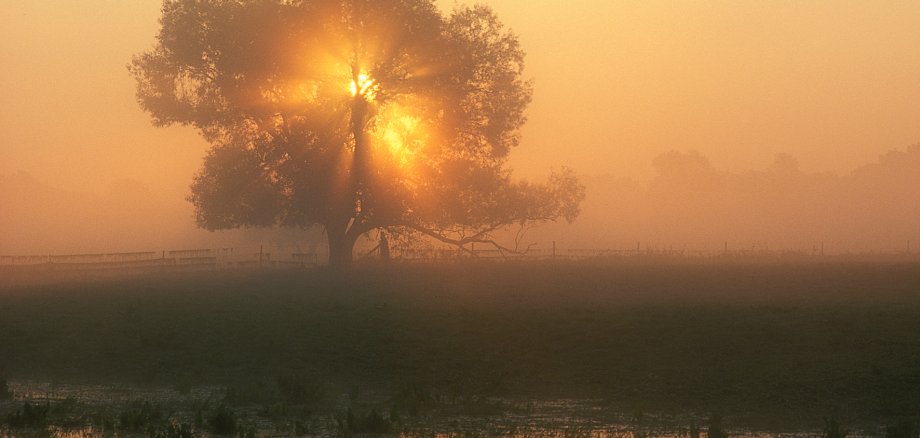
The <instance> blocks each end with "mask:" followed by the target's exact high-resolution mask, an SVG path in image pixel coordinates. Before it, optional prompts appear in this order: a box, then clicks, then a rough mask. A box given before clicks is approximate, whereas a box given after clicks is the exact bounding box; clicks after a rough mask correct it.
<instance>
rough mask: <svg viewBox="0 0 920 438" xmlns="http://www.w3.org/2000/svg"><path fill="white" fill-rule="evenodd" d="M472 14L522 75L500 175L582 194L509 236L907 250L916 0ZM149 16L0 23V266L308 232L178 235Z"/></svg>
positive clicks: (194, 160)
mask: <svg viewBox="0 0 920 438" xmlns="http://www.w3.org/2000/svg"><path fill="white" fill-rule="evenodd" d="M453 3H454V2H453V1H451V0H444V1H442V2H440V4H441V5H442V7H444V8H450V7H451V5H452V4H453ZM487 3H488V4H490V6H492V7H493V8H494V9H495V11H496V12H497V14H498V16H499V17H500V18H501V20H502V21H503V22H504V23H505V24H506V25H508V26H509V27H510V28H512V29H513V30H514V31H515V32H516V33H518V34H519V36H520V40H521V43H522V45H523V47H524V48H525V50H526V51H527V53H528V56H527V59H526V62H527V66H528V67H527V70H526V72H525V76H526V77H530V78H533V79H534V88H535V94H534V102H533V104H532V105H531V107H530V108H529V110H528V116H529V122H528V123H527V124H526V125H525V127H524V129H523V139H522V144H521V146H520V147H519V148H518V149H517V150H516V151H514V152H513V153H512V157H511V165H512V166H511V167H512V168H514V170H515V174H516V175H519V176H522V177H531V178H534V177H538V176H539V175H545V174H546V171H547V170H548V169H549V168H550V167H558V166H562V165H565V166H568V167H571V168H573V169H574V170H575V171H576V172H578V174H579V175H580V177H581V179H582V182H583V183H584V184H585V185H586V186H587V199H586V200H585V202H584V204H583V206H582V215H581V217H580V218H579V219H578V220H577V221H576V222H575V224H573V225H571V226H563V225H555V224H553V225H548V226H545V227H542V228H539V229H535V230H532V231H530V232H529V233H528V235H527V237H526V238H525V242H536V243H538V244H539V245H540V247H543V248H545V247H547V246H548V245H549V244H550V243H551V242H552V241H553V240H555V241H557V243H558V244H559V245H561V246H562V247H563V248H614V249H629V248H635V247H636V245H637V243H639V245H640V246H641V247H642V248H643V249H645V248H646V247H649V248H658V249H674V250H688V251H697V250H699V251H713V250H721V249H722V248H723V245H726V244H727V245H728V246H729V248H730V249H733V250H738V249H771V250H779V251H781V250H800V251H811V250H814V249H815V248H817V245H820V244H821V242H824V245H825V248H826V250H827V252H829V253H841V252H865V251H868V252H872V251H879V252H900V251H905V250H906V249H907V241H908V240H911V241H912V242H914V243H913V245H914V247H915V251H916V248H920V196H918V193H917V189H916V187H920V184H918V183H920V149H918V146H910V145H912V144H916V143H918V141H920V124H918V123H917V120H918V116H920V81H918V80H917V78H918V77H920V50H917V45H916V43H917V41H920V27H918V26H916V23H917V22H920V3H918V2H912V1H892V2H886V3H884V4H871V3H863V2H856V1H841V2H835V3H833V4H831V3H825V4H820V3H814V4H803V3H801V2H792V1H788V2H787V1H776V2H769V3H763V2H755V1H733V2H728V1H724V2H723V1H711V2H687V3H682V4H673V3H672V2H665V1H618V2H608V1H600V0H586V1H583V2H578V3H577V4H562V3H559V2H554V1H549V0H536V1H530V2H516V1H501V2H499V1H491V2H487ZM159 8H160V1H158V0H140V1H136V2H123V1H117V0H87V1H83V2H53V1H36V2H14V3H11V4H9V5H5V6H4V8H3V10H2V11H0V55H2V56H3V59H4V62H3V63H0V80H2V81H3V83H4V86H3V87H0V132H2V133H3V136H2V137H0V254H2V255H20V254H47V253H57V254H63V253H86V252H116V251H147V250H160V249H180V248H192V247H217V246H239V245H257V244H260V243H266V244H282V243H283V244H286V245H289V246H290V247H291V248H293V249H295V250H303V251H308V250H310V248H312V245H313V242H315V241H317V237H318V236H317V235H316V234H315V233H316V231H313V234H310V233H307V232H303V231H298V230H285V231H280V232H271V231H264V230H262V231H253V230H248V231H247V230H239V231H228V232H219V233H209V232H205V231H201V230H197V229H196V228H195V225H194V221H193V217H194V216H193V211H192V207H191V205H190V204H189V203H188V202H186V201H185V197H186V196H187V194H188V192H189V189H188V186H189V184H190V183H191V180H192V177H193V175H194V173H195V171H196V170H197V168H198V167H199V165H200V163H201V158H202V156H203V155H204V152H205V150H206V145H205V144H204V143H203V141H202V140H201V139H200V138H198V136H197V134H196V133H195V132H193V131H192V130H190V129H183V128H168V129H157V128H154V127H152V126H151V123H150V120H149V118H148V117H147V116H146V115H145V114H144V113H143V112H142V111H141V110H140V108H139V107H138V105H137V103H136V102H135V99H134V81H133V79H132V78H131V77H130V76H129V75H128V73H127V70H126V65H127V64H128V62H129V61H130V59H131V57H132V56H133V55H134V54H135V53H139V52H141V51H143V50H145V49H148V48H149V47H151V46H152V45H153V43H154V36H155V34H156V32H157V29H158V24H157V19H158V17H159Z"/></svg>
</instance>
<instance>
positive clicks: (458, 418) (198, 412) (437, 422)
mask: <svg viewBox="0 0 920 438" xmlns="http://www.w3.org/2000/svg"><path fill="white" fill-rule="evenodd" d="M9 387H10V390H11V391H12V392H13V394H14V399H13V400H7V401H0V424H3V426H0V438H31V437H52V438H96V437H106V436H151V437H153V436H156V437H164V438H168V437H175V438H181V437H184V436H187V435H180V434H179V433H178V430H179V425H191V424H196V426H194V428H192V429H190V430H192V431H193V434H194V435H196V436H212V435H213V434H211V433H209V432H208V427H207V425H206V424H204V423H202V421H203V420H202V418H201V416H202V409H203V407H206V406H216V405H217V404H220V403H221V402H222V401H223V400H224V396H225V389H224V388H222V387H217V386H200V387H193V388H190V389H188V390H186V391H178V390H176V389H172V388H149V387H138V386H132V385H62V384H54V383H48V382H32V381H11V382H9ZM371 398H373V397H371ZM385 399H386V397H378V400H377V401H378V402H379V401H382V400H385ZM138 400H142V401H144V402H138ZM26 401H28V402H29V403H31V404H33V405H39V406H49V407H52V408H53V410H52V412H55V413H56V416H55V418H54V421H48V424H50V425H46V424H42V425H41V426H40V427H32V428H10V427H9V426H8V425H9V421H7V420H8V419H9V418H11V417H10V416H11V415H14V414H16V413H17V412H21V409H22V407H23V404H24V403H25V402H26ZM139 403H145V404H149V405H150V406H162V407H165V408H164V409H163V411H162V415H163V418H162V420H163V422H164V423H165V424H167V425H172V426H173V429H168V427H169V426H166V428H167V429H166V430H161V429H156V430H154V429H152V428H149V427H148V428H147V429H141V430H138V431H137V432H135V433H127V434H126V433H124V432H123V431H122V430H116V428H115V424H116V422H117V421H124V420H123V417H124V415H125V414H124V413H125V412H128V411H130V410H131V409H132V407H135V408H136V407H137V406H139ZM351 406H352V401H351V400H350V396H349V395H346V394H342V395H340V396H337V397H333V400H331V401H330V403H329V405H328V406H326V407H325V410H320V409H318V410H317V411H316V412H312V411H311V412H309V413H308V414H307V415H308V416H309V420H308V422H307V423H304V424H293V423H291V422H289V421H287V420H285V419H284V418H282V417H280V416H278V415H276V414H277V412H275V411H272V409H276V407H270V408H265V407H245V406H244V407H236V408H234V412H235V415H236V416H237V424H238V429H239V430H240V432H239V435H240V436H241V437H242V436H265V437H281V436H334V435H339V434H340V432H341V427H342V426H341V424H342V421H343V413H344V412H346V411H348V409H349V408H350V407H351ZM283 408H284V407H283V406H281V407H280V408H278V409H283ZM471 408H472V409H471ZM356 410H358V409H357V408H356ZM471 410H472V411H474V412H470V411H471ZM120 415H121V417H119V416H120ZM638 417H639V418H638V419H637V415H636V414H632V415H624V414H619V413H615V412H611V409H610V408H609V407H607V406H605V405H604V403H603V402H602V401H601V400H551V401H545V400H543V401H536V400H527V401H510V400H503V399H480V400H478V401H477V402H476V403H475V404H473V405H470V404H465V405H463V406H452V405H447V406H446V407H441V408H438V409H434V410H431V411H428V412H425V413H421V414H419V415H417V416H411V417H400V420H399V421H398V422H397V423H394V426H393V429H392V430H391V433H389V434H388V435H393V436H400V437H406V438H415V437H437V438H455V437H456V438H460V437H469V436H497V437H509V438H516V437H590V438H621V437H622V438H637V437H651V436H654V437H675V438H676V437H691V436H692V432H691V429H690V427H691V424H694V423H696V424H697V425H699V424H700V423H701V421H700V417H699V416H696V417H691V416H686V417H665V416H655V415H651V414H639V415H638ZM694 418H696V420H694ZM702 429H703V430H702V431H699V436H703V437H705V436H706V432H705V427H703V428H702ZM819 432H820V431H802V432H789V433H776V432H771V433H765V432H756V431H743V430H730V436H733V437H762V436H771V437H790V438H791V437H813V436H816V435H819ZM883 434H884V432H883V431H881V430H877V431H863V432H861V433H850V434H849V435H848V436H849V437H860V436H878V435H883Z"/></svg>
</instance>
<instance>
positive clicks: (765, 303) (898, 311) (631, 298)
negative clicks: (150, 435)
mask: <svg viewBox="0 0 920 438" xmlns="http://www.w3.org/2000/svg"><path fill="white" fill-rule="evenodd" d="M3 379H6V380H7V381H8V382H9V385H8V387H9V388H12V390H10V391H11V392H13V394H12V395H13V396H14V397H16V398H17V400H7V401H6V402H2V401H0V422H3V421H4V420H3V419H4V418H6V426H4V427H8V428H9V427H12V426H10V424H9V423H10V422H11V420H10V419H14V420H15V419H17V418H19V419H21V418H22V415H24V414H23V413H22V411H21V410H22V407H23V404H22V400H21V399H22V398H25V397H24V396H23V395H22V394H19V395H17V394H16V391H15V389H16V388H25V387H28V386H29V385H39V384H40V383H41V382H51V383H50V384H51V385H52V386H53V385H58V386H60V387H64V386H65V385H70V384H73V385H103V386H105V385H127V386H129V387H131V388H135V390H136V391H137V393H138V394H142V393H143V391H154V390H156V389H158V388H159V389H163V388H165V389H168V390H169V391H171V393H175V394H178V396H177V397H180V398H181V397H183V396H187V397H188V398H189V399H191V398H193V397H192V396H193V395H195V394H199V395H201V394H204V393H205V392H207V391H211V392H210V393H208V394H209V395H207V396H206V397H205V396H202V397H204V398H206V399H207V400H208V402H209V403H212V405H211V406H210V407H209V409H211V410H210V411H208V412H210V413H211V414H208V415H212V417H213V416H217V417H219V415H220V412H219V411H218V410H219V409H231V411H230V414H229V415H235V416H236V417H234V418H239V419H240V421H243V420H244V419H246V418H257V417H259V416H260V415H263V414H264V415H268V414H267V413H266V412H268V411H270V410H271V409H282V410H283V412H282V413H281V414H278V415H280V416H281V417H283V418H293V417H291V415H292V414H290V412H291V411H290V410H289V408H288V406H296V407H297V408H296V409H299V411H298V414H297V415H298V416H299V417H297V418H304V419H305V420H304V421H308V420H309V421H314V420H315V419H316V418H320V417H323V416H324V415H328V417H329V418H335V419H338V420H337V422H338V423H337V424H338V425H339V428H338V429H336V430H337V431H338V432H337V433H342V431H343V430H344V429H347V427H348V426H347V425H348V424H351V425H352V426H351V427H352V429H354V430H355V431H361V430H360V429H361V428H360V427H358V426H356V425H357V424H359V423H360V424H364V425H365V426H367V425H368V424H372V423H373V422H374V421H377V419H375V418H373V416H374V415H377V413H378V412H380V413H382V414H381V415H380V416H381V418H380V419H379V421H380V422H381V424H383V425H384V426H385V427H384V426H381V427H383V429H381V430H383V431H393V430H395V429H394V427H400V426H398V425H404V424H419V423H424V422H437V421H439V420H438V419H437V417H438V415H441V414H439V413H443V415H445V416H456V415H461V414H462V415H463V416H465V417H469V416H474V417H475V416H480V417H489V418H494V417H496V416H498V415H501V414H502V413H504V412H506V411H514V410H515V409H519V408H520V406H522V403H524V401H559V400H590V401H591V402H590V403H589V404H590V406H591V408H590V409H589V410H590V412H587V410H586V412H585V415H584V416H585V417H586V418H587V417H591V418H596V417H604V418H607V419H609V421H610V422H611V424H612V423H613V422H616V421H619V422H624V421H625V422H631V424H639V423H642V422H643V421H644V422H645V423H650V422H651V423H654V422H655V421H660V422H662V424H663V423H668V422H671V423H675V426H674V427H675V430H677V429H676V427H677V423H681V422H683V423H681V424H682V426H681V427H689V426H690V423H691V422H693V423H695V424H698V425H703V426H705V424H706V422H707V421H708V419H709V418H710V417H711V416H712V415H713V414H717V415H721V417H722V418H723V419H724V420H723V421H724V422H725V424H727V425H728V427H729V428H730V429H731V428H734V429H735V430H762V431H776V432H780V431H786V432H802V431H807V432H811V433H818V432H820V431H821V430H822V428H824V427H826V423H825V421H824V419H825V417H827V418H835V419H838V420H839V421H840V422H841V423H842V424H844V425H845V426H848V427H850V428H851V429H853V430H863V431H872V430H879V429H878V428H879V427H884V426H885V425H889V424H895V423H897V422H901V423H902V424H908V423H909V422H911V421H916V419H917V414H918V413H920V264H917V263H916V262H895V261H887V262H869V261H848V260H845V259H840V258H827V259H815V260H811V261H796V262H788V263H787V262H783V261H781V260H772V261H766V262H753V261H744V260H734V261H732V260H723V261H719V260H682V259H668V260H652V259H641V258H635V259H620V260H608V261H582V262H551V261H546V262H527V263H520V264H519V263H452V264H447V265H442V266H433V265H399V264H395V265H390V266H376V267H373V266H366V267H357V268H355V270H353V271H350V272H347V273H336V272H332V271H328V270H325V269H316V270H308V271H303V270H297V271H294V270H283V271H278V270H272V271H247V272H207V273H183V274H180V273H173V274H163V275H148V276H143V277H135V278H130V279H120V280H118V279H107V280H94V281H92V280H85V281H82V282H79V283H73V284H67V285H54V284H44V285H35V286H22V285H21V286H15V287H13V286H10V287H7V288H3V289H0V380H3ZM17 385H18V386H17ZM87 387H88V386H87ZM208 388H210V389H208ZM215 388H216V389H215ZM3 389H4V388H2V387H0V391H3ZM2 395H3V394H0V399H2V398H3V397H2ZM138 398H139V399H140V398H141V396H138ZM72 403H76V404H78V405H79V404H80V403H83V402H82V401H79V400H78V401H76V402H73V401H72ZM139 403H140V402H139ZM189 403H192V402H189ZM225 404H226V406H229V408H228V407H225ZM90 406H94V405H92V403H87V404H86V407H83V408H80V407H79V406H78V407H77V408H71V410H70V412H73V411H74V410H76V411H77V412H79V411H80V410H81V409H82V410H85V411H87V412H88V411H93V412H94V413H95V412H96V411H95V410H94V409H96V408H91V407H90ZM137 406H140V405H137ZM272 406H276V408H272ZM278 406H280V407H278ZM51 407H52V408H53V407H54V406H51ZM260 407H261V408H260ZM352 408H353V409H354V412H355V414H351V413H350V412H351V409H352ZM112 409H114V411H112V412H118V410H119V409H120V410H122V411H124V410H125V409H129V408H128V407H125V406H122V407H116V408H112ZM138 409H140V408H138ZM247 409H248V410H247ZM259 409H261V410H259ZM290 409H294V408H290ZM371 410H373V415H372V414H371V413H370V412H371ZM246 412H249V414H247V413H246ZM258 412H261V413H262V414H259V413H258ZM276 413H277V412H276ZM16 415H19V417H16ZM73 415H76V414H71V416H72V417H73ZM94 415H95V414H94ZM109 415H110V416H111V418H110V420H111V423H112V424H111V426H112V427H116V426H117V425H118V424H119V422H120V421H121V420H119V419H120V418H122V417H120V416H119V414H117V413H110V414H109ZM121 415H122V416H123V413H122V414H121ZM354 415H357V416H358V417H357V418H359V420H360V421H359V420H355V419H353V418H351V417H353V416H354ZM364 415H367V417H364ZM167 417H168V415H167ZM199 417H201V413H200V409H199ZM268 417H271V416H270V415H268ZM281 417H276V418H281ZM79 418H83V420H81V421H84V420H85V421H89V420H86V419H85V418H84V417H79ZM399 418H402V420H400V419H399ZM412 418H415V420H412ZM218 419H219V418H218ZM311 419H313V420H311ZM643 419H644V420H643ZM650 419H651V420H650ZM656 419H657V420H656ZM198 420H199V421H198V423H201V421H204V423H207V424H212V425H213V422H211V423H209V420H208V419H207V418H205V419H204V420H202V418H198ZM212 420H213V418H212ZM105 421H109V420H105ZM105 421H103V423H105ZM215 421H216V420H215ZM246 421H248V420H246ZM252 421H255V420H252ZM285 421H287V420H285ZM330 421H332V420H330ZM352 421H353V423H352ZM413 421H414V423H413ZM14 422H15V421H14ZM189 422H190V424H191V422H194V421H193V420H192V419H190V420H189ZM362 422H363V423H362ZM905 422H907V423H905ZM198 423H195V424H198ZM202 424H203V423H202ZM252 424H256V423H252ZM311 424H313V423H311ZM439 424H440V423H439ZM444 424H446V425H447V426H444V427H445V428H448V429H449V428H450V424H455V423H450V422H447V423H444ZM343 425H345V426H343ZM311 427H314V426H311ZM457 427H459V426H457ZM367 428H369V429H368V430H370V431H374V430H375V429H374V428H373V427H371V426H367ZM704 428H705V427H704ZM2 430H3V427H0V431H2ZM253 430H255V429H253ZM258 430H262V429H261V428H260V429H258ZM323 430H325V429H323ZM330 430H331V429H330ZM688 430H689V429H688ZM295 432H296V431H295ZM300 432H302V433H307V430H306V426H305V429H304V430H301V431H300ZM314 432H315V430H314ZM447 432H450V430H448V431H447ZM316 433H318V432H316ZM688 433H689V432H688ZM297 434H300V433H297Z"/></svg>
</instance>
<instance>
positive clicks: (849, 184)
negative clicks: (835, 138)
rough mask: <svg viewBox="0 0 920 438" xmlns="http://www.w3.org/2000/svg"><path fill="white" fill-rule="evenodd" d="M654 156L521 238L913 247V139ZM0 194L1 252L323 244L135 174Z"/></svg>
mask: <svg viewBox="0 0 920 438" xmlns="http://www.w3.org/2000/svg"><path fill="white" fill-rule="evenodd" d="M651 165H652V166H653V167H654V169H655V171H656V172H657V175H656V176H655V177H653V178H651V179H650V180H647V181H640V180H635V179H630V178H624V177H616V176H613V175H601V176H583V182H584V183H585V184H586V186H587V198H586V200H585V202H584V204H583V205H582V214H581V216H580V217H579V219H578V220H577V221H576V222H575V223H574V224H571V225H568V224H548V225H544V226H541V227H537V228H535V229H532V230H530V231H528V232H527V234H526V235H525V238H524V239H523V241H522V244H524V245H529V244H534V247H536V248H544V249H545V248H549V247H551V245H552V242H553V241H556V244H557V245H558V246H559V247H560V248H563V249H616V250H629V249H634V248H636V245H637V244H638V245H639V246H640V249H641V250H642V251H665V250H672V251H683V252H685V253H694V252H705V253H713V252H719V251H724V250H725V249H726V248H727V249H728V250H729V251H732V252H737V251H773V252H785V251H794V252H802V253H814V254H817V253H820V252H821V251H822V248H823V250H824V252H825V253H827V254H840V253H864V252H884V253H896V252H905V251H907V250H908V241H912V242H914V243H913V244H914V251H917V250H920V196H917V187H920V144H918V145H914V146H910V147H908V148H904V149H898V150H892V151H889V152H888V153H885V154H883V155H881V156H879V158H878V159H877V160H876V161H875V162H872V163H867V164H866V165H863V166H859V167H858V168H856V169H853V170H852V171H850V172H847V173H845V174H843V175H837V174H834V173H814V172H805V171H803V170H802V169H801V168H800V166H799V164H798V162H797V160H796V158H795V157H793V156H791V155H789V154H778V155H777V156H776V157H775V158H774V161H773V162H772V163H769V164H768V165H766V166H764V167H763V168H762V169H752V170H748V171H744V172H731V171H726V170H723V169H718V168H717V167H715V166H713V164H712V163H711V160H710V159H709V158H708V157H706V156H704V155H701V154H700V153H699V152H696V151H670V152H667V153H664V154H662V155H660V156H658V157H657V158H656V159H655V160H654V161H653V163H652V164H651ZM0 200H2V202H3V205H4V206H11V205H12V206H15V208H9V209H6V208H5V209H4V210H3V214H2V215H0V228H2V229H3V230H10V231H13V232H5V233H3V234H2V236H0V252H2V253H4V254H48V253H56V254H63V253H81V252H114V251H142V250H143V251H148V250H164V249H166V250H168V249H181V248H191V247H220V246H227V247H233V246H237V247H239V246H258V245H261V244H267V245H272V246H273V247H282V248H287V249H291V250H294V251H320V252H321V251H323V249H322V245H323V244H324V242H323V241H322V239H320V237H321V236H320V235H319V232H318V231H317V230H312V231H303V230H296V229H293V230H236V231H223V232H207V231H202V230H199V229H197V228H196V226H195V224H194V220H193V218H194V212H193V210H192V206H191V205H190V204H189V203H187V202H185V201H184V200H182V199H175V198H172V197H168V196H166V197H164V196H162V195H160V194H156V193H154V192H152V191H151V189H150V188H149V187H147V186H145V185H144V184H142V183H140V182H137V181H133V180H121V181H117V182H114V183H113V184H112V185H111V186H110V187H108V188H107V189H106V190H104V191H103V192H102V193H98V194H97V193H82V192H75V191H68V190H65V189H62V188H59V187H54V186H52V185H49V184H47V183H44V182H42V181H39V180H37V179H36V178H35V177H34V176H32V175H30V174H28V173H24V172H20V173H16V174H11V175H5V176H0ZM503 238H504V239H505V240H506V241H509V240H510V239H511V237H509V236H503ZM522 248H523V246H522Z"/></svg>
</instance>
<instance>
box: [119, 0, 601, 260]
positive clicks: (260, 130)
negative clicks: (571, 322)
mask: <svg viewBox="0 0 920 438" xmlns="http://www.w3.org/2000/svg"><path fill="white" fill-rule="evenodd" d="M162 13H163V15H162V18H161V24H162V27H161V29H160V32H159V35H158V36H157V44H156V46H155V47H154V48H153V49H152V50H150V51H148V52H145V53H142V54H139V55H137V56H136V57H135V58H134V60H133V62H132V63H131V66H130V70H131V72H132V74H133V75H134V77H135V78H136V80H137V96H138V101H139V103H140V105H141V106H142V107H143V108H144V110H146V111H147V112H148V113H150V114H151V116H152V117H153V121H154V124H156V125H157V126H166V125H172V124H181V125H189V126H193V127H195V128H197V129H198V130H199V131H200V132H201V134H202V135H203V136H204V138H205V139H206V140H207V141H208V142H209V143H210V144H211V145H212V148H211V150H210V152H209V153H208V155H207V157H206V158H205V161H204V164H203V167H202V169H201V171H200V172H199V173H198V175H197V176H196V177H195V181H194V183H193V184H192V194H191V196H190V200H191V201H192V202H193V204H194V205H195V207H196V214H197V221H198V223H199V225H200V226H202V227H204V228H207V229H222V228H233V227H241V226H274V225H282V226H298V227H305V228H306V227H310V226H313V225H316V224H319V225H321V226H322V227H324V229H325V232H326V235H327V237H328V241H329V249H330V264H332V265H347V264H349V263H350V262H351V260H352V253H353V247H354V244H355V241H356V239H357V238H358V237H359V236H361V235H363V234H365V233H368V232H370V231H373V230H375V229H382V228H388V229H391V230H393V231H397V232H399V231H411V232H414V233H421V234H424V235H426V236H429V237H431V238H434V239H438V240H440V241H441V242H445V243H450V244H454V245H461V246H462V245H464V244H467V243H472V242H491V243H493V244H495V242H494V240H493V233H494V232H496V231H497V230H499V229H501V228H502V227H505V226H507V225H509V224H520V225H523V224H528V223H533V222H540V221H550V220H557V219H559V218H564V219H566V220H569V221H571V220H573V219H574V218H575V216H576V215H577V214H578V205H579V203H580V201H581V200H582V198H583V197H584V189H583V187H582V186H581V185H579V183H578V181H577V180H576V178H575V177H574V175H573V174H572V172H570V171H568V170H565V169H563V170H562V171H559V172H554V173H552V174H551V175H550V178H549V180H548V182H546V183H543V184H530V183H526V182H517V181H514V180H512V179H511V176H510V172H509V171H508V170H507V169H506V168H505V164H506V160H507V157H508V154H509V152H510V150H511V149H512V148H513V147H515V146H517V145H518V141H519V133H518V131H519V128H520V127H521V125H522V124H523V123H524V121H525V116H524V109H525V107H526V106H527V104H528V103H529V102H530V99H531V87H530V84H529V83H528V82H526V81H524V80H522V78H521V73H522V69H523V60H524V53H523V51H522V50H521V48H520V46H519V44H518V41H517V39H516V37H515V36H514V35H513V34H511V33H510V32H508V31H507V30H505V29H504V28H503V26H502V25H501V23H500V22H499V21H498V19H497V18H496V16H495V15H494V14H493V13H492V11H491V10H490V9H488V8H486V7H482V6H478V7H472V8H458V9H456V10H455V11H454V12H453V13H452V14H450V15H449V16H444V15H442V14H441V13H440V12H439V11H438V9H437V7H436V6H435V5H434V4H433V2H432V0H165V1H164V3H163V10H162Z"/></svg>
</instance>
